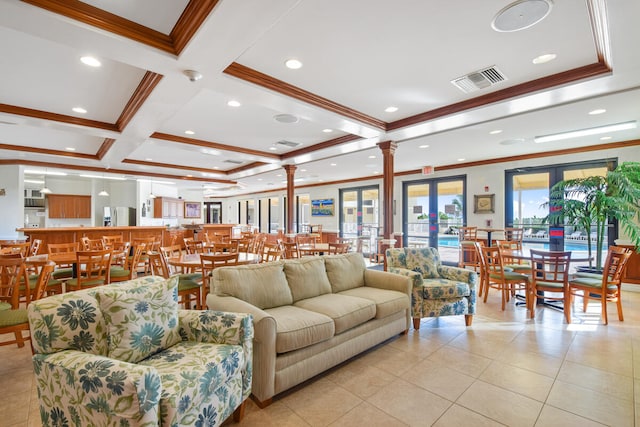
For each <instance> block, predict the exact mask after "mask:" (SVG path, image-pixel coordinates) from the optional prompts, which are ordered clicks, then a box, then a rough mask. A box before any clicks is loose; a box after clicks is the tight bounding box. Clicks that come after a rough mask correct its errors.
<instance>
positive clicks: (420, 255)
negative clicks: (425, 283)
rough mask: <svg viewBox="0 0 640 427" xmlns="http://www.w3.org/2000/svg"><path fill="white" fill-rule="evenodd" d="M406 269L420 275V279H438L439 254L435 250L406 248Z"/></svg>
mask: <svg viewBox="0 0 640 427" xmlns="http://www.w3.org/2000/svg"><path fill="white" fill-rule="evenodd" d="M405 250H406V252H407V258H406V260H407V268H408V269H409V270H413V271H417V272H419V273H420V274H422V277H424V278H427V279H430V278H435V277H440V273H438V265H440V254H439V253H438V250H437V249H435V248H407V249H405Z"/></svg>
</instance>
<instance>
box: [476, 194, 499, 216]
mask: <svg viewBox="0 0 640 427" xmlns="http://www.w3.org/2000/svg"><path fill="white" fill-rule="evenodd" d="M495 196H496V195H495V194H481V195H480V194H476V195H474V196H473V213H479V214H482V213H495Z"/></svg>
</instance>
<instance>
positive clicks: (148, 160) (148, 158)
mask: <svg viewBox="0 0 640 427" xmlns="http://www.w3.org/2000/svg"><path fill="white" fill-rule="evenodd" d="M152 160H153V159H152V158H151V157H147V158H146V159H145V161H147V162H150V161H152Z"/></svg>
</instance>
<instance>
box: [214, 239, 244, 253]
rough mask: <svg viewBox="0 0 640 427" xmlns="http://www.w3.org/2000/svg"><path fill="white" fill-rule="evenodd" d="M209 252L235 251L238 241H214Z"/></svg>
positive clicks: (236, 250)
mask: <svg viewBox="0 0 640 427" xmlns="http://www.w3.org/2000/svg"><path fill="white" fill-rule="evenodd" d="M211 252H213V253H237V252H238V241H237V240H232V241H229V242H216V243H214V244H213V246H212V247H211Z"/></svg>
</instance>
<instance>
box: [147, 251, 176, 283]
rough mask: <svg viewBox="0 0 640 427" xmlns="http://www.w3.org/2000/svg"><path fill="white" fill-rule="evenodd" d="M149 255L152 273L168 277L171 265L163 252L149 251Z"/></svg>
mask: <svg viewBox="0 0 640 427" xmlns="http://www.w3.org/2000/svg"><path fill="white" fill-rule="evenodd" d="M147 254H148V255H149V264H150V265H151V274H152V275H154V276H162V277H164V278H165V279H168V278H169V276H170V273H169V266H168V265H167V261H166V260H165V258H164V256H163V255H162V253H161V252H157V251H154V252H147Z"/></svg>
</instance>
